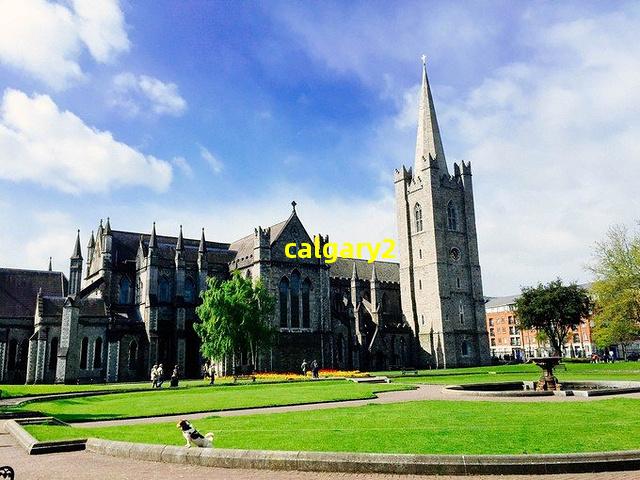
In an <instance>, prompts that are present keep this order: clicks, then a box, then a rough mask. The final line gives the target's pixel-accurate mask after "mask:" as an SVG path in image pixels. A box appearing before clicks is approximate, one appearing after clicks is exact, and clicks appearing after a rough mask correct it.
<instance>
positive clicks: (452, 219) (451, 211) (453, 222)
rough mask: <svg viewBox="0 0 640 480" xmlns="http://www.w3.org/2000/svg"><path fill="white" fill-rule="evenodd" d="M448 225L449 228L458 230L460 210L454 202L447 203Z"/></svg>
mask: <svg viewBox="0 0 640 480" xmlns="http://www.w3.org/2000/svg"><path fill="white" fill-rule="evenodd" d="M447 227H448V228H449V230H453V231H456V230H458V212H457V210H456V207H455V206H454V205H453V202H449V204H448V205H447Z"/></svg>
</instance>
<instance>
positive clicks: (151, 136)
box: [0, 0, 640, 295]
mask: <svg viewBox="0 0 640 480" xmlns="http://www.w3.org/2000/svg"><path fill="white" fill-rule="evenodd" d="M639 32H640V9H639V7H638V4H637V3H636V2H629V3H625V2H606V3H605V2H592V3H590V2H583V1H581V2H563V3H561V4H560V3H558V2H535V3H534V2H510V1H504V2H500V1H494V2H275V1H274V2H261V3H257V2H205V1H180V2H175V1H173V2H169V1H153V2H152V1H135V2H133V1H121V2H117V1H115V0H104V1H100V2H97V3H93V2H89V3H87V2H86V1H83V0H68V1H59V2H51V1H45V0H15V1H14V0H0V90H1V91H2V95H3V96H2V102H1V103H0V209H1V210H0V211H1V212H2V214H1V215H0V227H2V232H3V233H2V235H0V265H2V266H13V267H31V268H41V267H43V266H46V263H47V261H48V257H49V256H50V255H52V256H53V257H54V266H55V267H56V268H59V269H64V270H66V269H67V268H68V267H67V265H68V262H67V258H68V256H69V254H70V252H71V249H72V246H73V238H74V234H75V229H76V228H80V229H81V235H82V241H83V244H86V240H87V236H88V234H89V233H90V231H91V230H92V229H95V228H96V226H97V224H98V221H99V219H100V218H105V217H107V216H110V217H111V221H112V225H113V227H114V228H116V229H131V230H140V231H148V230H149V229H150V226H151V222H152V221H153V220H156V221H157V222H158V229H159V231H160V232H161V233H165V234H175V233H176V232H177V229H178V225H179V224H183V225H184V226H185V233H186V234H187V235H189V236H192V237H197V235H198V232H199V229H200V227H202V226H204V227H205V228H206V231H207V236H208V238H210V239H213V240H219V241H232V240H234V239H236V238H239V237H241V236H243V235H245V234H246V233H248V232H250V231H251V230H252V228H253V227H254V226H256V225H258V224H261V225H269V224H271V223H275V222H277V221H279V220H281V219H283V218H285V217H286V216H287V215H288V213H289V211H290V208H291V207H290V204H289V203H290V201H291V200H293V199H295V200H296V201H297V202H298V204H299V208H298V210H299V213H300V215H301V218H302V220H303V222H304V223H305V224H306V225H307V227H308V229H309V230H310V231H311V232H313V233H315V232H323V233H328V234H329V235H330V236H331V238H332V239H333V240H337V241H353V242H355V241H364V240H368V241H379V240H381V239H382V238H384V237H387V236H392V237H393V236H395V223H394V222H395V218H394V201H393V190H392V189H393V186H392V175H393V169H394V168H396V167H398V166H400V165H401V164H403V163H404V164H407V165H410V164H411V163H412V159H413V150H414V148H415V147H414V142H415V125H416V123H415V122H416V109H417V87H418V82H419V80H420V55H421V54H423V53H424V54H426V55H427V58H428V60H427V63H428V69H429V75H430V79H431V83H432V87H433V89H434V95H435V101H436V108H437V111H438V116H439V120H440V126H441V131H442V133H443V137H444V147H445V152H446V155H447V160H448V162H449V163H450V164H451V163H452V162H453V161H459V160H460V159H465V160H471V161H472V163H473V168H474V175H475V177H474V185H475V188H476V210H477V211H476V213H477V217H478V234H479V243H480V255H481V264H482V269H483V278H484V283H485V292H486V293H487V294H490V295H491V294H496V295H498V294H509V293H514V292H516V291H517V290H518V289H519V287H520V285H527V284H531V283H533V282H537V281H547V280H549V279H552V278H555V277H556V276H561V277H562V278H565V279H566V280H577V281H585V280H588V279H589V275H588V274H587V272H586V271H585V270H584V265H585V264H586V263H587V262H588V261H589V255H590V252H591V249H592V246H593V243H594V242H595V241H597V240H598V239H600V238H602V236H603V235H604V233H605V232H606V230H607V228H608V226H609V225H611V224H614V223H625V224H628V225H631V224H632V223H633V222H634V221H635V220H636V219H637V218H639V215H638V213H637V212H638V211H639V209H638V207H639V205H638V203H639V202H638V195H637V188H636V181H635V179H634V178H635V176H637V174H639V173H640V167H639V166H638V165H639V163H638V161H637V159H638V157H639V154H640V147H639V146H638V142H637V141H635V138H638V137H640V119H639V118H638V115H637V112H638V111H640V109H639V107H640V88H638V87H639V86H640V33H639Z"/></svg>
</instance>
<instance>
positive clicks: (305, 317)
mask: <svg viewBox="0 0 640 480" xmlns="http://www.w3.org/2000/svg"><path fill="white" fill-rule="evenodd" d="M310 290H311V281H310V280H309V279H308V278H307V279H305V281H304V282H303V283H302V328H311V302H310V299H309V292H310Z"/></svg>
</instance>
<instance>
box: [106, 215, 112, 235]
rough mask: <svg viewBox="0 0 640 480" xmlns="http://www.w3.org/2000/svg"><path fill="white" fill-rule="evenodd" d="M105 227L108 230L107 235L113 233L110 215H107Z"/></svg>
mask: <svg viewBox="0 0 640 480" xmlns="http://www.w3.org/2000/svg"><path fill="white" fill-rule="evenodd" d="M105 228H106V230H107V235H111V222H110V221H109V217H107V226H106V227H105Z"/></svg>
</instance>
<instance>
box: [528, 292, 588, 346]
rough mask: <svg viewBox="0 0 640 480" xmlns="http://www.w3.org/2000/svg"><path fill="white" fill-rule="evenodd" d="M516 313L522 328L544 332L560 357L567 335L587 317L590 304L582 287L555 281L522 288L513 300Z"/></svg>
mask: <svg viewBox="0 0 640 480" xmlns="http://www.w3.org/2000/svg"><path fill="white" fill-rule="evenodd" d="M516 310H517V317H518V320H519V322H520V326H521V327H522V328H524V329H535V330H538V331H539V332H543V333H544V334H545V335H546V337H547V338H548V339H549V343H550V344H551V347H552V348H553V351H554V352H555V354H556V355H562V347H563V346H564V342H565V339H566V337H567V334H568V333H569V331H570V330H572V329H574V328H577V326H578V325H579V324H580V323H581V322H582V319H583V318H586V317H587V316H588V315H589V314H590V310H591V301H590V299H589V295H588V292H587V291H586V290H585V289H584V288H582V287H580V286H578V285H576V284H575V283H572V284H571V285H563V284H562V280H560V279H557V280H554V281H553V282H550V283H548V284H546V285H543V284H541V283H540V284H538V286H537V287H524V288H523V289H522V294H521V295H520V297H519V298H518V300H516Z"/></svg>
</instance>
